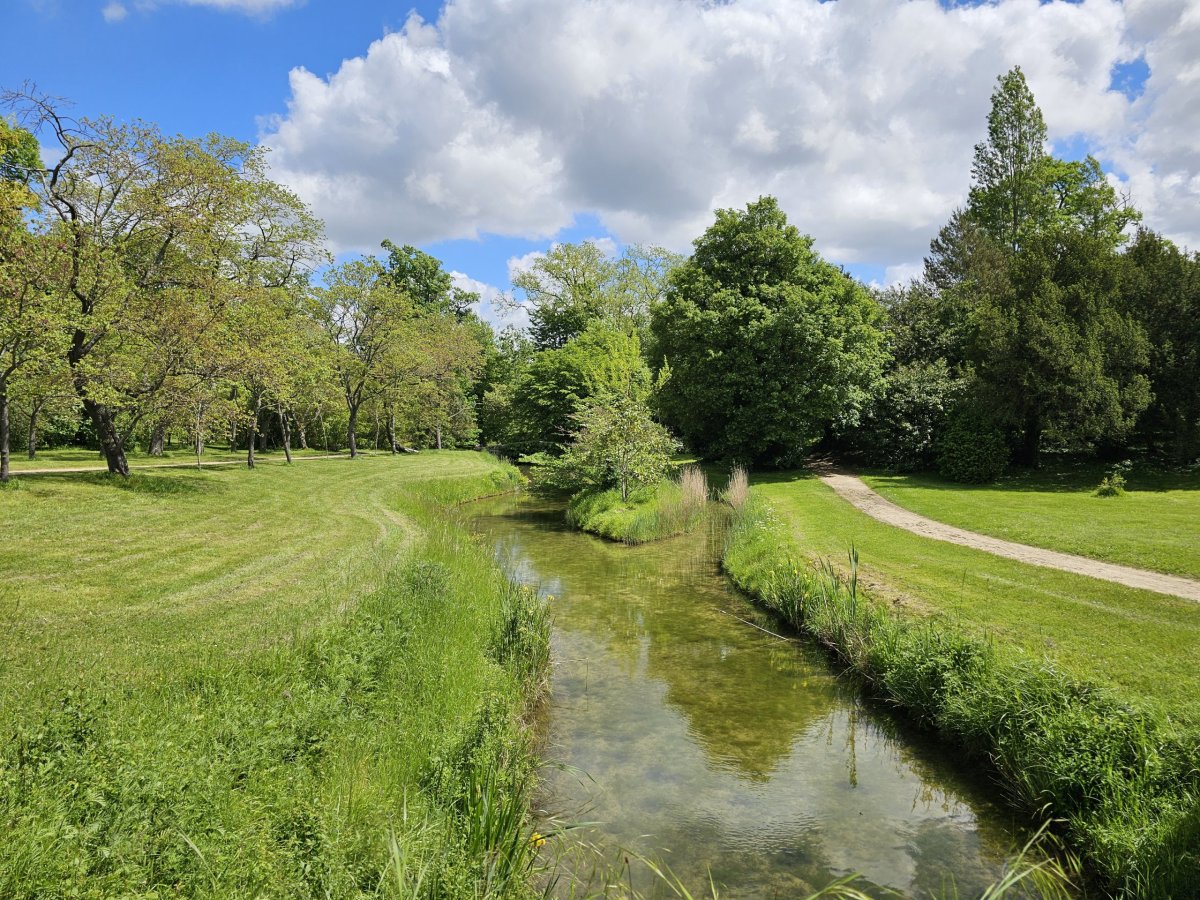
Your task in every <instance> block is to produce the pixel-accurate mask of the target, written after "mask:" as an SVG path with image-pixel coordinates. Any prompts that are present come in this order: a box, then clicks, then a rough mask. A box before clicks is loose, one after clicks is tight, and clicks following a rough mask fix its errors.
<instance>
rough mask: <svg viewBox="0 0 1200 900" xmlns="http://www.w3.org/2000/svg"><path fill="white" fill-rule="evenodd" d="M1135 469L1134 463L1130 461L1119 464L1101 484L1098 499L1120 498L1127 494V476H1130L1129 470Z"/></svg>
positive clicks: (1097, 494) (1108, 473) (1097, 489)
mask: <svg viewBox="0 0 1200 900" xmlns="http://www.w3.org/2000/svg"><path fill="white" fill-rule="evenodd" d="M1132 468H1133V463H1131V462H1130V461H1129V460H1125V461H1124V462H1119V463H1117V464H1116V465H1115V466H1113V467H1112V468H1111V469H1109V471H1108V472H1107V474H1105V476H1104V479H1103V480H1102V481H1101V482H1100V486H1099V487H1098V488H1096V496H1097V497H1120V496H1121V495H1122V494H1124V493H1125V476H1126V475H1128V474H1129V470H1130V469H1132Z"/></svg>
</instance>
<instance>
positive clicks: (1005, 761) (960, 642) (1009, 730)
mask: <svg viewBox="0 0 1200 900" xmlns="http://www.w3.org/2000/svg"><path fill="white" fill-rule="evenodd" d="M724 566H725V569H726V571H727V572H729V574H730V575H731V577H732V578H733V579H734V581H735V582H736V583H737V584H738V585H739V586H740V587H742V588H743V589H744V590H746V591H748V592H749V593H751V594H752V595H753V596H755V597H756V598H757V599H758V600H759V601H761V602H762V603H764V604H765V605H766V606H768V607H770V608H772V609H774V610H776V611H777V612H778V613H780V614H781V615H782V616H783V617H784V618H785V619H786V620H787V621H788V622H789V623H791V624H792V625H794V626H796V627H798V628H802V629H804V630H805V631H807V632H809V633H810V634H812V635H813V636H815V637H816V638H817V639H818V640H819V641H820V642H821V643H822V644H824V645H825V646H826V647H827V648H829V650H830V652H831V653H832V654H833V655H834V656H836V657H837V658H838V659H839V660H840V661H841V662H842V663H843V664H844V665H846V666H847V667H848V668H849V669H851V670H852V671H854V672H855V673H856V674H857V675H859V676H860V677H862V678H863V679H864V680H865V681H866V682H867V683H868V684H869V685H870V686H871V688H872V689H873V690H875V691H877V692H878V693H879V694H881V695H882V696H883V697H886V698H887V699H888V700H889V701H891V702H893V703H895V704H897V705H898V706H900V707H901V708H903V709H904V710H905V711H907V712H908V713H909V714H910V715H912V716H913V717H914V718H915V719H917V720H918V721H920V722H922V723H923V724H925V725H927V726H928V727H931V728H935V729H937V730H938V731H939V732H940V733H941V734H943V735H944V736H945V737H947V738H949V739H951V740H953V741H955V742H957V743H958V744H959V745H960V746H961V747H963V748H964V749H965V750H967V751H968V752H969V753H971V754H972V755H974V756H976V757H978V758H982V759H986V760H988V761H989V762H990V763H991V764H992V765H993V766H994V767H995V769H996V771H997V773H998V774H999V775H1000V777H1001V778H1002V779H1003V780H1004V782H1005V784H1006V785H1007V786H1008V787H1009V788H1010V789H1011V790H1012V792H1013V796H1014V798H1015V799H1017V800H1018V801H1019V802H1020V804H1021V805H1023V806H1024V807H1025V808H1026V809H1028V810H1031V811H1034V810H1036V811H1038V812H1040V813H1049V814H1050V815H1052V816H1055V817H1056V818H1057V819H1058V820H1059V821H1060V822H1061V827H1062V828H1063V830H1064V832H1065V835H1066V837H1067V839H1068V840H1069V841H1070V842H1071V844H1073V845H1074V846H1075V847H1076V848H1078V849H1079V850H1080V851H1082V852H1083V853H1084V854H1085V855H1086V857H1087V859H1088V860H1089V862H1090V863H1091V864H1092V866H1093V867H1094V868H1095V870H1096V871H1097V873H1098V874H1099V875H1100V877H1101V878H1102V879H1103V880H1104V881H1105V882H1106V884H1107V885H1108V886H1109V887H1110V888H1111V889H1113V890H1114V891H1116V892H1118V893H1121V894H1123V895H1124V894H1128V895H1132V896H1145V897H1164V898H1166V897H1171V896H1179V895H1181V894H1186V893H1188V892H1189V891H1190V890H1191V889H1192V888H1193V887H1194V886H1195V884H1196V883H1197V879H1198V878H1200V858H1198V857H1197V856H1196V853H1195V848H1196V846H1198V845H1197V844H1196V843H1195V842H1196V839H1197V837H1198V836H1200V774H1198V773H1200V770H1198V769H1197V766H1196V754H1197V747H1198V744H1197V737H1196V736H1195V735H1192V736H1188V735H1183V734H1180V733H1178V732H1177V731H1175V730H1174V729H1172V728H1171V726H1169V725H1166V724H1164V723H1162V722H1161V721H1160V720H1158V719H1157V718H1155V717H1153V716H1151V715H1150V714H1148V713H1146V712H1144V711H1141V710H1138V709H1136V708H1133V707H1130V706H1128V705H1126V704H1124V703H1122V702H1120V701H1119V700H1118V699H1117V698H1115V697H1114V696H1113V695H1111V694H1109V693H1107V692H1106V691H1104V690H1102V689H1100V688H1097V687H1095V686H1093V685H1090V684H1087V683H1083V682H1080V681H1078V680H1076V679H1074V678H1072V677H1070V676H1068V675H1066V674H1064V673H1063V672H1062V671H1061V670H1059V669H1057V668H1056V667H1054V666H1053V665H1051V664H1049V663H1038V662H1035V661H1031V660H1029V659H1028V658H1022V657H1009V656H1005V655H1002V654H1001V653H1000V652H999V651H998V650H997V649H996V647H995V645H993V644H992V643H990V642H987V641H983V640H980V639H978V638H974V637H970V636H967V635H965V634H963V633H960V632H959V631H958V630H957V629H956V628H955V627H954V626H952V625H950V624H948V623H946V622H945V621H940V620H939V621H937V622H935V623H923V622H920V621H917V622H913V621H909V620H904V619H900V618H898V617H895V616H893V615H891V614H889V613H888V612H887V611H886V610H885V609H884V608H883V607H882V606H881V605H880V604H877V603H875V602H873V601H872V600H871V599H870V598H868V597H865V596H864V595H863V594H861V593H860V592H859V590H858V585H857V558H856V557H855V555H854V554H853V553H852V554H851V568H850V575H849V577H848V578H847V577H843V576H841V575H839V574H838V573H837V572H836V571H835V570H834V568H833V567H832V566H831V565H829V564H828V563H824V564H822V565H820V566H817V567H815V568H814V567H812V566H811V565H810V564H809V563H808V562H807V560H806V559H805V558H804V556H803V554H802V553H801V551H800V548H799V547H798V546H797V545H796V542H795V538H794V536H793V533H792V531H791V529H790V527H789V526H788V525H787V524H786V523H785V522H784V521H783V520H782V519H780V518H779V517H778V515H777V514H776V513H775V512H774V510H772V509H771V507H770V506H769V505H768V504H766V503H765V502H763V501H762V500H761V498H759V497H756V496H755V495H754V494H753V493H752V494H751V498H750V502H749V503H748V504H747V505H746V506H745V507H744V509H743V511H742V513H741V514H739V515H738V516H736V517H735V519H734V522H733V525H732V527H731V530H730V533H729V536H728V542H727V546H726V552H725V557H724Z"/></svg>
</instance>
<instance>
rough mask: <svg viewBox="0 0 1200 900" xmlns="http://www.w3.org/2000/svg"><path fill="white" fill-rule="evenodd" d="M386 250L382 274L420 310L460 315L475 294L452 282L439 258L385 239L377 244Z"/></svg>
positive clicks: (471, 302)
mask: <svg viewBox="0 0 1200 900" xmlns="http://www.w3.org/2000/svg"><path fill="white" fill-rule="evenodd" d="M381 246H382V247H383V249H384V250H386V251H387V253H388V257H387V262H386V264H385V273H384V278H386V279H387V280H388V281H390V282H391V284H392V286H393V287H394V288H396V290H398V291H402V292H403V293H405V294H407V295H408V296H409V297H410V298H411V299H412V301H413V303H414V304H415V305H416V307H417V309H418V310H420V311H422V312H427V313H436V314H441V315H452V316H454V317H455V318H459V319H461V318H463V317H464V316H466V315H467V313H468V311H469V310H470V307H471V304H473V303H477V302H478V301H479V295H478V294H474V293H471V292H470V291H464V290H463V289H462V288H458V287H455V286H454V279H453V277H452V276H451V275H450V273H449V272H447V271H445V269H443V268H442V261H441V260H440V259H438V258H437V257H436V256H431V255H430V254H428V253H425V252H424V251H422V250H418V249H417V248H416V247H412V246H409V245H408V244H405V245H404V246H403V247H397V246H396V245H395V244H393V243H392V242H391V241H389V240H385V241H384V242H383V244H382V245H381Z"/></svg>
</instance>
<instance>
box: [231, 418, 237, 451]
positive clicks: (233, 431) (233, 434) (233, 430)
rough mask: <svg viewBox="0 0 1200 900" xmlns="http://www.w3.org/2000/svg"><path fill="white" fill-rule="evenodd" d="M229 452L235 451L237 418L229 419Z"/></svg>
mask: <svg viewBox="0 0 1200 900" xmlns="http://www.w3.org/2000/svg"><path fill="white" fill-rule="evenodd" d="M229 452H230V453H237V419H236V418H233V419H230V420H229Z"/></svg>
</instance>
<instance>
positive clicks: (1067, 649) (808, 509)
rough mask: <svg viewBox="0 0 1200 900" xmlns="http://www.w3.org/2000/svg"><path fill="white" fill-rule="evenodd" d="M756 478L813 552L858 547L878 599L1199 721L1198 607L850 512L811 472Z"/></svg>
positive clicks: (828, 554) (821, 554)
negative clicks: (925, 535)
mask: <svg viewBox="0 0 1200 900" xmlns="http://www.w3.org/2000/svg"><path fill="white" fill-rule="evenodd" d="M752 484H753V488H752V491H753V492H754V493H756V494H758V495H760V496H761V497H762V498H763V499H764V500H766V501H767V502H768V503H770V504H771V506H772V507H773V508H774V509H775V511H776V513H777V514H778V515H779V516H780V517H781V519H782V520H784V521H785V522H786V523H787V525H788V527H789V528H790V529H791V534H792V536H793V538H794V539H795V541H796V542H797V543H798V545H799V546H800V547H801V549H802V550H803V551H804V553H805V554H807V555H808V557H809V558H813V559H815V558H825V559H832V560H834V561H835V563H837V564H838V565H839V566H841V565H842V562H841V561H844V560H845V559H846V552H847V550H848V549H849V548H850V547H852V546H853V547H855V548H857V549H858V552H859V554H860V556H861V558H862V564H861V566H860V570H859V574H860V579H861V580H862V581H863V582H864V583H865V584H867V585H869V586H870V589H871V592H872V593H873V594H874V595H876V596H878V597H882V598H886V599H888V600H890V601H892V602H894V603H895V604H897V605H899V606H900V607H902V608H903V609H904V610H905V611H907V612H909V613H910V614H912V615H916V616H925V617H931V618H934V619H937V620H941V619H945V620H946V621H948V622H950V623H952V624H953V626H954V627H955V628H959V629H962V630H964V631H967V632H970V633H971V634H973V635H976V636H978V637H981V638H985V639H988V640H993V641H995V642H996V643H997V644H1000V645H1003V646H1006V647H1010V648H1013V650H1014V652H1020V653H1023V654H1025V655H1027V656H1028V657H1029V658H1031V659H1035V660H1040V659H1043V658H1047V657H1048V658H1051V659H1053V660H1054V663H1055V665H1057V666H1059V667H1061V668H1063V669H1065V670H1066V671H1068V672H1070V673H1071V674H1072V675H1074V676H1076V677H1078V678H1080V679H1082V680H1085V681H1089V682H1093V683H1098V684H1103V685H1106V686H1108V687H1109V688H1111V689H1112V690H1114V691H1115V692H1117V694H1118V695H1119V696H1121V697H1123V698H1124V699H1126V700H1127V701H1129V702H1131V703H1137V704H1140V705H1143V706H1148V707H1153V708H1155V709H1156V710H1157V711H1158V712H1159V713H1160V714H1161V715H1163V716H1165V717H1170V718H1172V719H1174V720H1177V721H1187V722H1190V723H1191V724H1193V725H1198V726H1200V704H1198V703H1197V700H1196V698H1197V697H1200V667H1197V666H1195V665H1194V662H1193V661H1194V660H1195V659H1196V658H1197V657H1198V656H1200V604H1197V603H1195V602H1193V601H1190V600H1184V599H1182V598H1175V597H1169V596H1166V595H1163V594H1156V593H1152V592H1150V591H1141V590H1135V589H1133V588H1127V587H1124V586H1122V585H1118V584H1112V583H1110V582H1106V581H1100V580H1098V579H1093V578H1085V577H1083V576H1080V575H1072V574H1070V573H1067V572H1059V571H1056V570H1054V569H1048V568H1042V567H1037V566H1030V565H1025V564H1022V563H1019V562H1016V561H1014V560H1009V559H1003V558H1001V557H998V556H993V555H992V554H990V553H985V552H983V551H980V550H973V549H971V548H969V547H960V546H957V545H954V544H948V543H945V542H943V541H935V540H932V539H930V538H926V537H923V536H921V535H917V534H912V533H910V532H908V531H905V530H903V529H901V528H895V527H893V526H891V525H887V524H884V523H882V522H878V521H876V520H875V519H872V518H871V517H870V516H868V515H866V514H865V513H863V512H861V511H859V510H857V509H855V508H854V507H853V506H851V505H850V504H849V503H847V502H846V501H845V500H843V499H842V498H841V497H839V496H838V495H837V494H836V493H834V492H833V490H832V489H830V488H829V487H827V486H826V485H825V484H824V483H822V482H821V480H820V479H818V478H817V477H816V476H814V475H812V474H811V473H809V472H782V473H763V474H756V475H755V476H754V478H753V479H752ZM1093 499H1094V500H1095V503H1096V504H1097V505H1100V506H1103V505H1104V504H1105V503H1107V502H1114V503H1120V502H1123V501H1124V499H1125V498H1120V499H1118V500H1115V501H1106V500H1103V499H1100V498H1093Z"/></svg>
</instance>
